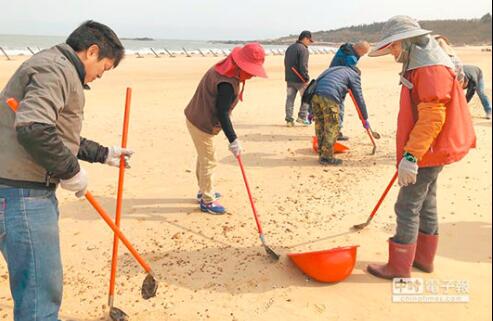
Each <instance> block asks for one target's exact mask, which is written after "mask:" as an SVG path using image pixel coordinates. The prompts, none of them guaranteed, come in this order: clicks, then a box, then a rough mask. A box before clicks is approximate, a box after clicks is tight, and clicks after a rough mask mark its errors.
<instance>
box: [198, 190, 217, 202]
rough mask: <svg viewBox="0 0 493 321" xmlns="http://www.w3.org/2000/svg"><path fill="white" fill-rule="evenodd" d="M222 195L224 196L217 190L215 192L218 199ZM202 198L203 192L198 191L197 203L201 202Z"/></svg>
mask: <svg viewBox="0 0 493 321" xmlns="http://www.w3.org/2000/svg"><path fill="white" fill-rule="evenodd" d="M221 197H223V196H222V195H221V193H219V192H215V193H214V198H215V199H216V200H218V199H220V198H221ZM201 200H202V193H201V192H198V193H197V203H200V201H201Z"/></svg>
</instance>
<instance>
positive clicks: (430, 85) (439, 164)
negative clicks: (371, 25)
mask: <svg viewBox="0 0 493 321" xmlns="http://www.w3.org/2000/svg"><path fill="white" fill-rule="evenodd" d="M430 33H431V31H429V30H424V29H422V28H421V27H420V25H419V24H418V23H417V22H416V21H415V20H414V19H412V18H410V17H407V16H396V17H393V18H391V19H390V20H389V21H388V22H387V23H386V24H385V25H384V27H383V30H382V40H381V41H380V42H379V43H377V44H376V46H375V49H374V50H373V51H372V52H371V53H370V55H369V56H370V57H377V56H382V55H386V54H392V55H393V56H394V58H395V60H396V62H398V63H402V64H403V69H402V73H401V74H400V75H401V84H402V90H401V97H400V110H399V116H398V126H397V162H398V176H399V185H400V186H401V190H400V192H399V196H398V199H397V203H396V204H395V211H396V214H397V228H396V232H395V235H394V236H393V237H392V238H391V239H390V240H389V259H388V263H387V264H383V265H378V264H370V265H368V267H367V270H368V272H369V273H371V274H373V275H375V276H377V277H380V278H385V279H392V278H396V277H410V275H411V269H412V266H414V267H416V268H418V269H420V270H422V271H424V272H432V271H433V261H434V257H435V254H436V251H437V247H438V215H437V199H436V195H437V185H438V182H437V180H438V176H439V173H440V172H441V171H442V169H443V166H444V165H447V164H451V163H453V162H457V161H459V160H461V159H462V158H463V157H464V156H465V155H466V154H467V153H468V151H469V150H470V149H471V148H474V147H475V144H476V135H475V133H474V129H473V125H472V119H471V115H470V113H469V109H468V107H467V102H466V99H465V96H464V94H463V93H462V89H461V87H460V85H459V82H458V80H457V76H456V74H455V72H454V65H453V63H452V61H451V59H450V57H449V56H448V55H447V54H446V53H445V52H444V51H443V50H442V49H441V48H440V47H439V45H438V43H437V42H436V40H435V39H434V38H433V37H431V36H430Z"/></svg>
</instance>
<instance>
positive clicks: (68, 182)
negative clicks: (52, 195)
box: [60, 167, 89, 198]
mask: <svg viewBox="0 0 493 321" xmlns="http://www.w3.org/2000/svg"><path fill="white" fill-rule="evenodd" d="M88 183H89V179H88V177H87V174H86V171H85V170H84V169H83V168H82V167H81V168H80V171H79V172H78V173H77V174H75V176H74V177H72V178H69V179H62V180H60V186H61V187H62V188H63V189H66V190H67V191H72V192H75V196H77V197H79V198H81V197H83V196H84V195H85V194H86V190H87V184H88Z"/></svg>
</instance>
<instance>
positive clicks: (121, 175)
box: [109, 88, 132, 297]
mask: <svg viewBox="0 0 493 321" xmlns="http://www.w3.org/2000/svg"><path fill="white" fill-rule="evenodd" d="M131 99H132V89H131V88H127V92H126V96H125V114H124V116H123V133H122V148H126V147H127V138H128V124H129V119H130V101H131ZM124 177H125V156H123V155H122V156H121V159H120V171H119V175H118V194H117V198H116V214H115V225H116V226H118V227H120V221H121V213H122V204H123V182H124ZM117 261H118V235H116V234H115V236H114V237H113V254H112V257H111V275H110V290H109V296H110V297H111V296H113V295H114V293H115V280H116V271H117V268H118V267H117Z"/></svg>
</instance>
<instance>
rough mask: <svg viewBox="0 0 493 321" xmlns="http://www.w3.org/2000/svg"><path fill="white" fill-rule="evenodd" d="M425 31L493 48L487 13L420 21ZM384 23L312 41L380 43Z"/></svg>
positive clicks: (284, 40)
mask: <svg viewBox="0 0 493 321" xmlns="http://www.w3.org/2000/svg"><path fill="white" fill-rule="evenodd" d="M420 24H421V26H422V27H423V28H424V29H429V30H432V31H433V34H441V35H444V36H446V37H447V38H448V39H449V40H450V42H451V43H452V44H453V45H457V46H460V45H491V43H492V41H491V26H492V24H491V14H490V13H487V14H485V15H484V16H483V17H481V18H480V19H457V20H423V21H420ZM383 25H384V23H383V22H376V23H372V24H363V25H358V26H351V27H345V28H339V29H335V30H327V31H317V32H313V38H314V39H316V41H317V42H322V43H343V42H347V41H351V42H354V41H358V40H367V41H369V42H376V41H378V40H379V35H380V31H381V30H382V27H383ZM296 39H297V35H290V36H287V37H282V38H279V39H275V40H269V41H262V43H265V44H286V43H290V42H293V41H295V40H296Z"/></svg>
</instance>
